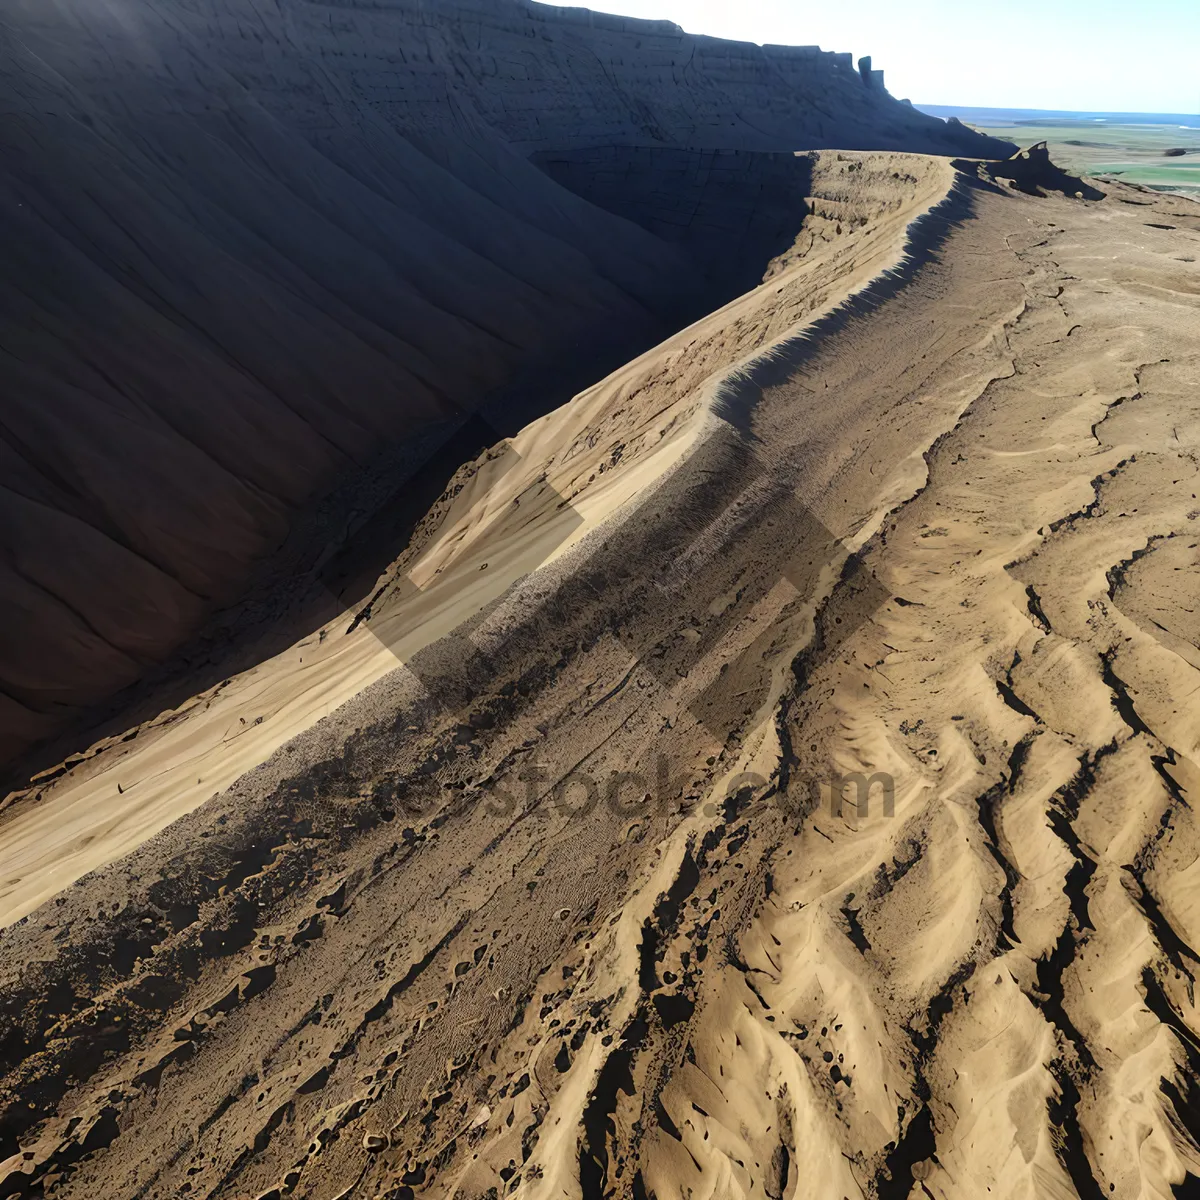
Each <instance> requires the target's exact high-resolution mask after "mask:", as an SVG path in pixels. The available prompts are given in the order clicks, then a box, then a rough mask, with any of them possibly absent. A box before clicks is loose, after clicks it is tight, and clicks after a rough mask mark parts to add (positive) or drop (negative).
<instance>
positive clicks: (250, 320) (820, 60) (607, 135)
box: [0, 0, 1003, 765]
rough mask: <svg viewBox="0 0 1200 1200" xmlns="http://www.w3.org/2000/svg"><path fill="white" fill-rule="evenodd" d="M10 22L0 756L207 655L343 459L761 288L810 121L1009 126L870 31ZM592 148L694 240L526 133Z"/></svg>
mask: <svg viewBox="0 0 1200 1200" xmlns="http://www.w3.org/2000/svg"><path fill="white" fill-rule="evenodd" d="M0 32H2V35H3V36H0V112H2V113H3V116H4V119H3V121H2V122H0V216H2V218H3V223H4V228H5V230H6V236H5V238H4V240H3V243H2V244H0V347H2V348H3V356H4V357H3V364H4V382H5V390H6V404H5V411H4V417H3V424H2V427H0V469H2V471H3V477H2V480H0V597H3V601H4V604H5V608H6V611H7V612H8V613H9V614H10V615H9V617H8V620H7V622H6V625H7V627H8V629H9V630H11V632H10V633H9V634H8V635H7V636H5V637H3V638H0V765H3V764H4V763H5V762H7V761H9V760H10V759H12V758H13V757H14V756H16V755H18V754H19V753H20V752H21V751H23V750H25V749H27V748H29V747H30V746H32V745H34V744H35V743H38V742H40V741H42V740H44V739H46V738H48V737H51V736H53V735H55V734H56V733H58V732H60V731H62V730H63V729H64V727H66V726H69V725H71V724H72V723H74V725H75V727H76V728H78V724H79V722H80V721H82V720H83V719H84V718H85V717H87V716H88V715H89V714H90V715H91V716H93V717H94V716H95V713H96V710H97V707H98V706H102V705H103V704H104V702H105V701H106V700H107V698H109V697H111V696H112V695H113V693H114V692H117V691H119V690H121V689H125V688H129V687H132V686H134V685H135V684H137V683H138V682H140V681H142V680H143V679H144V678H145V677H146V675H147V674H148V673H150V674H153V672H154V669H155V667H156V666H157V665H158V664H162V663H163V662H164V661H165V660H169V659H171V658H172V656H173V655H175V654H177V653H182V654H183V655H184V657H185V664H184V665H188V664H191V665H195V664H196V663H197V662H199V664H200V665H201V666H207V665H208V663H207V662H206V655H205V650H206V646H205V645H203V644H202V645H201V646H200V647H196V646H195V645H193V644H192V639H193V638H195V637H196V636H199V635H200V633H201V631H204V630H206V629H209V632H210V635H211V629H210V627H209V625H208V622H209V621H210V619H211V618H212V617H213V614H214V612H222V611H224V610H226V609H228V608H229V607H230V606H233V605H236V604H237V603H238V602H239V601H240V600H243V599H244V598H245V596H246V592H247V589H248V588H250V587H251V585H252V584H253V583H255V576H256V572H258V571H261V570H262V569H263V564H264V562H276V560H277V559H278V558H279V557H280V551H281V548H282V549H284V550H287V551H288V554H289V555H291V558H292V559H294V558H296V555H295V553H294V550H295V548H294V547H291V548H289V547H287V546H286V545H285V543H286V542H287V540H288V539H289V537H293V538H294V537H295V536H296V534H297V529H298V527H302V526H303V518H304V517H305V516H311V508H312V506H313V505H315V504H316V503H317V502H318V501H319V500H320V499H321V498H322V497H325V496H327V494H328V493H329V492H330V491H331V489H336V488H338V487H342V488H346V487H348V486H349V484H350V483H352V482H353V481H355V480H358V481H359V483H360V484H363V478H362V477H363V476H364V475H366V474H367V473H368V469H369V468H372V467H374V468H376V469H378V468H379V466H380V463H379V460H380V458H384V459H385V461H386V462H388V463H390V464H391V466H392V467H393V468H394V471H393V474H394V478H393V480H392V487H391V489H388V488H385V489H384V492H383V495H384V496H386V495H387V494H388V491H389V490H396V489H398V488H399V486H400V484H401V483H402V482H403V480H404V477H405V472H404V469H403V468H404V465H405V462H404V453H403V452H404V450H405V448H408V449H409V450H411V451H412V452H413V453H414V454H417V455H418V457H421V458H423V457H424V451H421V450H419V446H420V439H421V438H422V437H424V436H428V435H430V434H431V432H432V431H435V430H438V429H440V428H441V427H443V426H445V425H449V427H450V428H451V429H453V428H454V426H455V424H456V423H459V422H461V421H462V420H463V419H464V418H465V416H466V415H467V414H468V413H475V412H477V411H478V410H479V409H480V408H481V407H485V408H486V407H490V408H491V409H492V410H493V411H492V414H491V421H492V424H493V425H498V426H499V428H500V431H501V433H504V434H507V433H510V432H512V431H515V430H516V429H519V428H520V427H521V426H522V425H523V424H524V423H525V422H526V421H527V420H529V419H530V418H531V417H532V416H535V415H541V414H542V413H544V412H546V411H547V410H548V409H550V408H552V407H554V406H555V405H556V404H558V403H561V401H562V400H563V399H566V398H567V397H569V396H570V395H571V394H572V392H574V391H576V390H578V389H579V388H580V387H583V386H585V385H586V384H588V383H591V382H592V381H593V380H594V379H596V378H598V377H599V376H601V375H603V374H604V373H605V372H607V371H608V370H611V369H612V368H613V367H614V366H616V365H618V364H620V363H621V362H624V361H626V360H628V359H629V358H630V357H632V356H633V355H635V354H637V353H639V352H641V351H642V350H644V349H646V348H647V347H649V346H651V345H653V344H654V343H655V342H657V341H659V340H660V339H661V338H662V337H664V336H666V335H667V334H669V333H670V332H672V331H674V330H676V329H678V328H679V327H680V325H681V324H683V323H686V322H687V321H690V320H693V319H695V318H696V317H697V316H699V315H701V314H703V313H705V312H708V311H709V310H711V309H712V308H714V307H716V306H718V305H719V304H720V303H723V302H724V301H725V300H727V299H729V298H730V297H732V296H734V295H736V294H738V293H740V292H741V291H743V290H745V288H746V287H747V286H749V284H750V283H753V282H756V281H757V278H758V277H759V272H758V271H757V270H756V268H759V267H760V266H761V263H760V262H759V261H758V260H757V256H755V255H749V256H745V255H743V256H742V258H741V261H738V262H735V263H732V264H731V263H728V262H724V261H717V260H716V259H715V258H714V257H713V254H712V246H711V241H712V239H711V233H712V229H713V225H714V222H715V227H716V229H717V231H718V232H722V231H724V230H725V229H726V227H727V225H728V230H729V233H730V238H729V239H722V238H718V239H717V241H718V245H720V244H721V243H722V242H723V241H725V240H728V242H729V244H730V245H734V244H736V245H738V246H739V247H741V246H742V245H743V241H745V242H748V243H749V244H751V245H757V244H758V243H760V242H761V241H762V239H763V238H767V239H770V238H771V237H772V236H773V234H774V233H775V232H776V229H777V227H776V226H774V225H771V224H770V222H768V227H766V228H764V227H763V223H762V221H761V219H760V217H761V214H759V213H757V212H756V211H755V210H756V205H757V202H758V199H759V196H760V191H762V184H763V180H764V178H765V179H766V180H767V182H772V181H773V182H774V185H775V190H776V191H777V192H781V193H782V197H783V199H784V201H785V204H784V206H783V211H784V212H786V211H787V210H788V208H789V207H790V208H791V209H792V210H794V208H795V207H796V204H797V203H798V199H795V200H793V201H792V202H791V203H790V205H789V204H788V203H786V201H788V198H789V196H790V195H791V189H790V187H789V186H788V179H787V175H788V171H787V168H788V166H790V165H795V160H794V159H791V157H790V156H791V153H792V152H793V151H794V150H796V149H801V148H811V147H821V146H828V145H839V146H851V147H858V148H872V149H905V150H913V151H921V152H925V153H967V154H970V153H974V154H987V153H997V152H998V147H999V146H1001V145H1003V143H996V142H995V141H994V140H993V139H986V138H984V137H983V136H982V135H978V134H975V133H973V132H971V131H969V130H967V129H966V128H965V127H964V126H961V125H955V126H952V125H948V124H946V123H944V122H942V121H940V120H938V119H936V118H933V117H929V116H927V115H925V114H923V113H919V112H917V111H916V110H914V109H912V108H911V107H908V106H905V105H902V104H901V103H900V102H899V101H897V100H895V99H894V98H893V97H891V96H889V95H888V94H887V92H886V91H884V90H883V89H882V88H881V87H879V86H876V85H875V84H874V83H871V82H869V81H867V80H864V79H863V78H862V77H861V76H860V75H859V73H858V72H857V71H856V70H854V68H853V67H852V65H851V64H850V61H849V55H835V54H831V53H822V52H820V51H818V50H817V48H816V47H810V48H786V47H775V48H765V49H764V48H763V47H759V46H749V45H742V44H738V43H728V42H722V41H719V40H717V39H711V38H693V37H691V36H690V35H687V34H685V33H684V32H683V31H682V30H681V29H679V28H678V27H676V26H674V25H671V24H669V23H667V22H646V21H642V22H638V21H624V20H622V19H620V18H608V19H605V18H603V17H596V18H593V15H592V14H591V13H588V12H586V10H579V9H576V10H570V9H565V10H557V9H554V8H551V7H549V6H544V5H538V4H532V3H530V2H529V0H365V2H363V3H355V2H353V0H333V2H325V0H280V3H272V4H263V3H260V2H258V0H198V2H192V0H53V2H51V3H44V2H43V0H11V2H10V3H8V4H6V5H5V8H4V11H3V13H0ZM580 147H583V148H595V147H607V148H608V149H609V150H610V151H611V152H612V153H614V154H616V155H618V156H622V155H635V156H636V157H637V161H633V160H632V159H631V160H629V161H627V162H626V163H625V167H626V168H627V169H628V170H631V171H632V172H633V174H634V176H635V178H636V179H637V180H640V181H641V183H642V184H644V185H645V188H646V190H647V192H648V198H647V203H657V204H660V205H661V203H662V199H661V193H662V192H663V191H664V190H665V191H666V192H667V193H668V194H674V193H677V197H676V203H677V205H678V206H679V211H675V212H674V213H673V214H672V217H673V220H672V222H670V224H671V226H672V230H671V236H669V237H667V236H662V234H661V232H659V233H653V234H652V233H650V232H648V231H647V229H645V228H642V227H640V225H639V223H637V222H638V218H639V216H640V215H641V214H640V213H639V212H637V211H635V212H632V213H628V212H626V213H623V214H621V215H614V214H613V213H610V212H607V211H604V208H603V207H601V206H598V204H597V203H595V202H593V196H592V194H591V192H592V191H593V189H592V188H591V187H590V186H588V183H589V179H587V178H585V179H582V180H577V181H576V183H577V185H578V186H577V187H576V188H575V189H574V190H571V189H569V188H566V187H562V186H559V184H557V183H556V182H555V181H554V180H553V179H552V178H551V177H550V175H549V174H547V173H546V172H545V171H543V170H540V169H539V167H538V166H537V165H536V164H535V163H534V162H533V161H532V160H531V154H532V153H534V152H543V153H544V152H571V151H574V150H576V149H578V148H580ZM989 147H990V148H989ZM638 151H642V152H643V153H641V154H640V156H638V155H637V152H638ZM772 151H773V152H776V154H775V155H774V156H772V155H771V154H769V153H766V152H772ZM660 152H663V153H666V154H668V155H669V156H670V166H669V168H668V167H664V166H662V165H660V164H659V163H658V161H657V158H656V155H657V154H658V153H660ZM721 152H729V153H728V154H725V155H724V156H722V157H720V161H719V162H717V163H716V165H715V166H714V160H715V159H716V158H717V157H718V156H719V155H721ZM757 152H764V155H765V157H763V158H762V159H760V158H758V157H756V154H757ZM773 159H774V160H780V159H781V160H783V161H782V163H781V164H780V163H778V162H777V163H776V164H775V166H774V167H772V165H771V161H770V160H773ZM759 162H767V166H766V168H765V171H764V172H761V173H760V170H759V167H758V166H756V165H755V164H757V163H759ZM680 164H684V166H683V170H682V171H680V170H679V169H678V168H679V167H680ZM589 178H590V177H589ZM592 182H594V181H592ZM710 182H711V183H712V185H713V186H712V187H711V188H710V186H709V185H710ZM631 190H632V191H636V190H637V188H636V187H635V188H633V189H631ZM710 193H711V194H710ZM706 195H707V196H708V200H707V202H705V203H699V202H698V199H697V198H699V199H700V200H703V199H704V198H705V197H706ZM689 202H690V207H689ZM693 217H694V218H695V220H696V224H697V229H696V230H692V229H691V228H690V225H691V222H692V218H693ZM630 218H632V219H630ZM702 226H706V227H707V229H706V230H703V229H701V227H702ZM703 232H707V233H708V234H709V235H710V236H709V242H708V243H706V242H705V241H704V238H703V236H701V235H702V233H703ZM785 232H789V233H790V232H794V228H793V229H788V230H786V231H785ZM693 233H696V234H697V236H689V235H690V234H693ZM770 253H774V250H772V251H770V252H769V253H768V255H767V257H769V255H770ZM748 259H749V260H750V261H749V275H748V277H747V278H743V277H742V276H740V275H739V276H738V278H737V279H733V278H730V277H729V270H731V269H734V268H736V269H738V270H740V271H743V272H745V271H746V268H747V260H748ZM512 389H516V398H517V399H518V400H520V401H522V402H523V403H522V404H520V405H514V403H513V391H512ZM539 389H540V391H541V392H542V393H543V396H544V398H542V399H540V400H539V399H538V398H537V396H536V393H537V392H538V390H539ZM531 393H534V395H533V396H531V395H530V394H531ZM531 401H532V402H531ZM514 407H516V408H517V409H518V412H517V415H516V418H515V419H514V415H513V412H512V409H513V408H514ZM495 436H496V435H493V436H492V437H489V438H486V439H484V440H480V441H476V443H475V444H474V445H473V446H471V447H470V452H469V454H466V453H464V454H463V455H461V456H459V458H458V460H457V461H459V462H461V461H462V460H463V459H464V458H466V457H473V456H474V454H476V453H477V452H478V450H479V449H480V448H481V446H483V445H487V444H489V443H490V442H492V441H494V440H495ZM378 500H379V497H378V496H373V495H372V494H371V492H370V489H369V488H367V487H366V486H365V484H364V485H363V486H362V487H361V488H360V490H359V491H358V492H357V493H355V492H353V489H351V495H350V497H349V499H348V500H346V501H345V503H344V504H343V505H342V506H341V507H342V509H343V511H345V510H350V511H353V510H354V509H355V508H363V507H370V506H371V504H372V503H378ZM331 527H332V526H331ZM322 540H327V539H319V540H317V548H318V549H319V547H320V544H321V541H322ZM315 555H316V551H314V553H313V555H311V556H309V558H307V559H306V558H305V556H304V555H299V562H298V563H297V562H294V561H290V560H289V562H290V565H291V566H292V567H293V568H294V570H295V571H297V572H299V573H300V574H303V569H304V568H307V567H311V565H312V563H311V558H313V557H315ZM285 557H287V556H286V555H285ZM385 561H386V559H385ZM277 565H279V564H277ZM285 574H286V573H285ZM282 619H283V618H278V621H279V622H280V623H281V622H282ZM318 623H319V622H318ZM230 625H233V626H234V627H235V631H236V629H237V626H238V622H237V621H236V620H232V619H229V618H228V617H227V618H226V620H225V625H224V626H223V627H222V628H221V629H219V630H218V631H217V633H216V634H215V635H211V636H210V637H209V645H211V643H212V642H214V641H215V642H216V643H217V644H218V646H219V645H220V643H222V642H223V641H225V640H227V639H226V638H225V637H224V636H223V634H224V633H225V632H227V629H228V627H229V626H230ZM288 640H290V639H288ZM284 644H286V641H285V642H284ZM279 648H280V647H279V646H278V645H276V646H275V647H274V649H275V650H278V649H279ZM224 673H225V674H228V673H229V672H228V671H226V672H224ZM169 674H173V675H174V676H178V675H179V674H180V664H178V663H176V664H174V665H173V667H172V670H171V672H169ZM220 677H221V675H220V674H213V675H211V676H210V677H209V678H208V679H207V680H205V681H204V683H203V684H202V685H198V686H197V688H196V689H194V690H199V687H200V686H207V684H209V683H212V682H215V681H216V679H219V678H220ZM185 694H186V693H185ZM178 700H179V697H175V699H174V703H178ZM127 702H128V698H127V699H126V703H127Z"/></svg>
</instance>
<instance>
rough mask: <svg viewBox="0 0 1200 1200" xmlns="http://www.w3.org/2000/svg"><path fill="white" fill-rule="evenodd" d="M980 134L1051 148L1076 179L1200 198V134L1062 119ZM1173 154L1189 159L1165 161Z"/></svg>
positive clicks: (1172, 127) (989, 129) (1000, 127)
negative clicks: (1084, 177)
mask: <svg viewBox="0 0 1200 1200" xmlns="http://www.w3.org/2000/svg"><path fill="white" fill-rule="evenodd" d="M974 128H976V129H979V130H981V131H982V132H983V133H990V134H994V135H995V136H996V137H1000V138H1004V139H1005V140H1006V141H1010V142H1016V143H1017V144H1018V145H1019V146H1021V147H1022V148H1024V147H1026V146H1029V145H1031V144H1032V143H1034V142H1046V143H1048V144H1049V148H1050V157H1051V158H1052V159H1054V161H1055V162H1056V163H1058V164H1059V166H1061V167H1063V168H1065V169H1066V170H1069V171H1073V172H1075V173H1076V174H1080V175H1093V176H1105V175H1108V176H1112V177H1114V178H1117V179H1120V180H1122V181H1124V182H1126V183H1140V184H1142V185H1143V186H1145V187H1152V188H1156V189H1158V190H1160V191H1172V192H1176V191H1177V192H1184V193H1186V194H1188V195H1192V196H1196V197H1200V129H1181V128H1180V127H1179V126H1178V125H1117V124H1109V123H1108V122H1104V121H1072V120H1069V119H1062V118H1059V119H1054V120H1046V121H1037V120H1030V121H1015V122H1013V123H1012V124H1009V125H986V126H985V125H975V126H974ZM1172 149H1175V150H1185V151H1186V152H1187V153H1186V154H1182V155H1178V156H1173V157H1168V156H1166V155H1164V153H1163V151H1164V150H1172Z"/></svg>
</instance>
